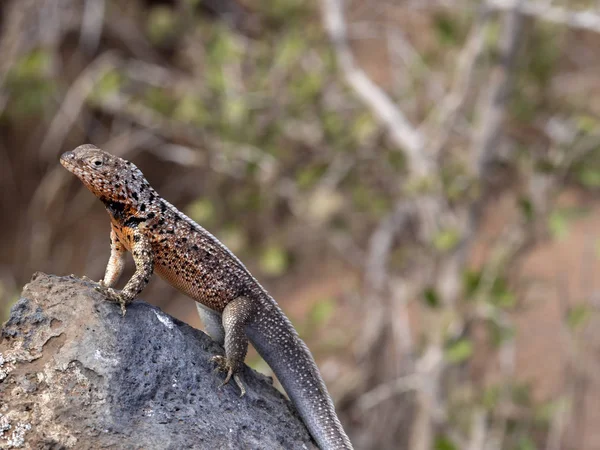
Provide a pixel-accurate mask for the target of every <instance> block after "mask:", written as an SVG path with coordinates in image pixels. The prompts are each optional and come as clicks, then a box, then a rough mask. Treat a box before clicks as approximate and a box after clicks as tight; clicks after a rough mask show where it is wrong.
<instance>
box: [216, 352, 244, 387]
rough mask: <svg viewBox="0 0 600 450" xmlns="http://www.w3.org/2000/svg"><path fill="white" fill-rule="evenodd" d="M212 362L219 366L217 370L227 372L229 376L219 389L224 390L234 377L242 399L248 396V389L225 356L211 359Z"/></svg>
mask: <svg viewBox="0 0 600 450" xmlns="http://www.w3.org/2000/svg"><path fill="white" fill-rule="evenodd" d="M210 361H211V362H213V363H215V364H216V365H217V370H219V371H221V372H227V376H226V377H225V380H224V381H223V382H222V383H221V385H220V386H219V388H222V387H223V386H225V385H226V384H228V383H229V381H231V378H232V377H233V381H235V384H237V386H238V387H239V388H240V397H243V396H244V395H245V394H246V388H245V387H244V383H242V380H241V378H240V376H239V375H238V374H237V373H236V372H234V370H233V367H231V364H229V361H227V358H226V357H225V356H221V355H217V356H213V357H212V358H210Z"/></svg>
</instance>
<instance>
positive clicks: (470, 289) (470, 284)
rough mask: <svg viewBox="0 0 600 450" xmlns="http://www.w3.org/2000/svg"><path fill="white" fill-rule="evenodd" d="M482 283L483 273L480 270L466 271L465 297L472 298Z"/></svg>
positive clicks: (464, 281)
mask: <svg viewBox="0 0 600 450" xmlns="http://www.w3.org/2000/svg"><path fill="white" fill-rule="evenodd" d="M479 283H481V271H479V270H466V271H465V273H464V275H463V285H464V289H465V296H466V297H467V298H468V297H472V296H473V294H475V292H476V291H477V289H478V288H479Z"/></svg>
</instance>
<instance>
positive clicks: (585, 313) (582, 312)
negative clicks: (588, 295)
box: [567, 305, 592, 330]
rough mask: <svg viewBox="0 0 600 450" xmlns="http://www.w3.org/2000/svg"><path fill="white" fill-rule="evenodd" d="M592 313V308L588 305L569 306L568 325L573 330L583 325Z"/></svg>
mask: <svg viewBox="0 0 600 450" xmlns="http://www.w3.org/2000/svg"><path fill="white" fill-rule="evenodd" d="M591 315H592V309H591V308H590V307H589V306H587V305H577V306H573V307H571V308H569V312H568V313H567V325H568V326H569V328H571V329H572V330H575V329H577V328H580V327H582V326H583V325H585V324H586V323H587V321H588V320H589V319H590V317H591Z"/></svg>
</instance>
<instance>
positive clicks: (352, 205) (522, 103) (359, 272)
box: [0, 0, 600, 450]
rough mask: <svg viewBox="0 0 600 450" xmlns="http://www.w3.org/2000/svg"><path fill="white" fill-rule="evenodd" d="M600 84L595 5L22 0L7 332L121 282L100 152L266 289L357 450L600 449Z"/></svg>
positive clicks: (599, 23) (0, 260) (159, 300)
mask: <svg viewBox="0 0 600 450" xmlns="http://www.w3.org/2000/svg"><path fill="white" fill-rule="evenodd" d="M599 69H600V3H599V2H597V1H595V0H572V1H567V0H526V1H525V0H517V1H512V0H511V1H509V0H487V1H484V0H482V1H473V0H439V1H435V0H412V1H411V0H346V1H342V0H171V1H169V0H129V1H126V2H125V1H118V0H12V1H11V0H3V1H2V2H0V210H1V221H0V230H1V233H0V320H6V318H7V317H8V313H9V309H10V305H11V304H12V303H13V302H14V301H15V300H16V299H17V298H18V296H19V293H20V291H21V289H22V286H23V285H24V284H25V283H27V281H28V280H29V279H30V278H31V276H32V274H33V273H34V272H35V271H45V272H49V273H53V274H58V275H67V274H71V273H75V274H77V275H79V276H81V275H84V274H85V275H88V276H90V277H92V278H94V279H100V277H101V276H102V275H103V272H104V268H105V265H106V262H107V260H108V256H109V246H108V234H109V222H108V217H107V215H106V212H105V211H104V208H103V207H102V205H101V204H100V202H98V201H97V200H96V198H95V197H93V195H92V194H91V193H89V192H88V191H87V190H86V189H85V188H84V187H83V186H82V185H81V183H80V182H79V181H78V180H77V179H76V178H75V177H74V176H73V175H71V174H70V173H68V172H67V171H66V170H64V169H63V168H62V167H61V166H60V165H59V163H58V157H59V155H60V154H61V153H62V152H64V151H66V150H71V149H73V148H74V147H76V146H78V145H80V144H83V143H93V144H95V145H97V146H99V147H101V148H103V149H105V150H107V151H109V152H112V153H115V154H118V155H120V156H123V157H124V158H126V159H129V160H132V161H133V162H135V164H136V165H137V166H138V167H140V168H141V169H142V171H143V172H144V174H145V175H146V177H147V178H148V180H149V181H150V183H151V184H152V185H153V186H154V187H155V188H156V189H157V190H158V191H159V192H160V193H161V195H162V196H163V197H165V198H166V199H168V200H169V201H170V202H171V203H173V204H175V205H177V207H178V208H180V209H181V210H182V211H184V212H185V213H186V214H188V215H189V216H191V217H192V218H193V219H194V220H196V221H197V222H199V223H200V224H202V225H203V226H205V227H206V228H207V229H208V230H209V231H211V232H212V233H214V234H215V235H216V236H218V237H219V238H220V239H221V240H222V241H223V242H224V243H225V244H226V245H227V246H229V247H230V248H231V249H232V250H233V251H234V252H235V253H236V254H237V255H238V256H239V257H240V258H241V259H242V261H244V262H245V263H246V264H247V266H248V267H249V268H250V270H251V271H252V272H253V273H254V274H255V275H256V276H257V278H258V279H259V280H260V281H261V282H262V283H263V284H264V285H265V286H266V287H267V288H268V289H269V291H270V292H271V293H272V294H273V295H274V297H275V298H276V299H277V300H278V301H279V302H280V304H281V305H282V307H283V309H284V310H285V311H286V313H288V315H289V316H290V318H291V319H292V321H293V322H294V324H295V325H296V327H297V329H298V331H299V332H300V334H301V335H302V337H303V338H304V339H305V340H306V341H307V343H308V345H309V347H310V348H311V349H312V351H313V353H314V354H315V356H316V359H317V361H318V364H319V366H320V368H321V370H322V373H323V376H324V378H325V380H326V382H327V385H328V386H329V388H330V391H331V393H332V395H333V397H334V399H335V402H336V405H337V408H338V411H339V414H340V418H341V420H342V422H343V423H344V425H345V428H346V430H347V431H348V432H349V434H350V437H351V438H352V440H353V442H354V443H355V446H356V448H357V449H414V450H428V449H436V450H453V449H468V450H477V449H485V450H487V449H490V450H491V449H517V450H530V449H549V450H559V449H582V450H586V449H590V450H591V449H598V448H600V427H598V423H600V409H598V404H599V403H600V332H598V325H599V324H600V318H599V316H598V312H597V311H598V308H599V307H600V295H599V294H600V290H599V289H600V281H599V277H598V276H597V275H598V274H599V273H600V272H599V271H600V264H599V258H600V228H599V226H600V200H599V199H598V196H597V194H598V192H599V189H600V81H599V78H598V71H599ZM128 264H129V266H128V270H129V272H128V273H127V274H125V276H124V279H125V277H127V276H128V275H129V274H131V273H132V270H133V264H132V262H131V261H129V262H128ZM143 298H144V299H146V300H148V301H150V302H152V303H154V304H156V305H159V306H160V307H161V308H163V309H164V310H166V311H167V312H169V313H171V314H173V315H175V316H176V317H178V318H180V319H182V320H184V321H186V322H188V323H190V324H192V325H193V326H196V327H199V328H201V324H200V322H199V319H198V318H197V317H196V315H195V308H194V304H193V302H192V301H190V300H189V299H187V298H185V297H183V296H181V295H179V294H178V293H177V292H176V291H175V290H174V289H172V288H170V287H169V286H167V285H166V284H165V283H164V282H163V281H162V280H159V279H154V280H153V281H152V282H151V285H150V287H149V288H148V289H147V290H146V291H145V292H144V294H143ZM248 363H249V364H250V365H252V366H253V367H254V368H256V369H258V370H261V371H263V372H265V373H269V369H268V367H267V366H266V365H265V364H264V362H262V361H260V360H259V359H258V357H257V356H256V355H255V354H251V355H250V356H249V358H248Z"/></svg>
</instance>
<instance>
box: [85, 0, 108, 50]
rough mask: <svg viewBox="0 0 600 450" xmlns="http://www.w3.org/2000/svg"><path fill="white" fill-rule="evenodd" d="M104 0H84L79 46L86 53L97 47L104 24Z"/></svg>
mask: <svg viewBox="0 0 600 450" xmlns="http://www.w3.org/2000/svg"><path fill="white" fill-rule="evenodd" d="M105 6H106V2H105V0H86V1H85V6H84V8H83V18H82V21H81V37H80V38H79V46H80V47H81V48H82V49H83V50H84V51H85V52H87V53H88V54H93V53H94V52H95V51H96V49H97V48H98V44H99V43H100V37H101V36H102V28H103V26H104V11H105Z"/></svg>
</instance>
